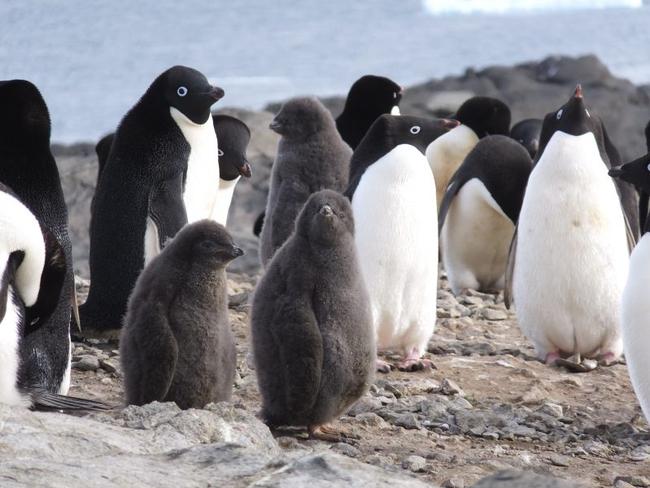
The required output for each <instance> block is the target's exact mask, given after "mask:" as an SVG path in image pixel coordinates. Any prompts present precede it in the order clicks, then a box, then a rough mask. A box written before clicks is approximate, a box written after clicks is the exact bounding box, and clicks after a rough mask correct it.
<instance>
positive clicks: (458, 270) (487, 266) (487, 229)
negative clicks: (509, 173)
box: [440, 178, 515, 294]
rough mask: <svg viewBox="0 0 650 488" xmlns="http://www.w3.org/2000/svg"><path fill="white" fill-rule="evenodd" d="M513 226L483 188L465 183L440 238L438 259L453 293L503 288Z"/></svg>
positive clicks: (476, 180) (457, 195)
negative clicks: (440, 260) (442, 265)
mask: <svg viewBox="0 0 650 488" xmlns="http://www.w3.org/2000/svg"><path fill="white" fill-rule="evenodd" d="M514 231H515V226H514V225H513V223H512V221H511V220H510V219H509V218H508V217H507V216H506V215H505V214H504V213H503V211H502V210H501V208H500V207H499V205H498V204H497V202H496V201H495V200H494V198H493V197H492V195H491V194H490V192H489V191H488V189H487V188H485V185H483V183H482V182H481V181H480V180H479V179H478V178H474V179H471V180H469V181H468V182H467V183H465V184H464V185H463V187H462V188H461V189H460V190H459V191H458V193H457V194H456V196H455V197H454V199H453V201H452V203H451V205H450V207H449V210H448V212H447V217H446V218H445V223H444V225H443V227H442V233H441V236H440V248H441V250H442V260H443V264H444V267H445V270H446V271H447V276H448V278H449V283H450V285H451V288H452V290H453V292H454V293H455V294H459V293H461V291H462V290H463V289H473V290H491V289H498V288H503V280H504V275H505V270H506V262H507V260H508V250H509V248H510V242H511V241H512V235H513V234H514Z"/></svg>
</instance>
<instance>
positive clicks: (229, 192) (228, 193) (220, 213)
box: [212, 176, 241, 227]
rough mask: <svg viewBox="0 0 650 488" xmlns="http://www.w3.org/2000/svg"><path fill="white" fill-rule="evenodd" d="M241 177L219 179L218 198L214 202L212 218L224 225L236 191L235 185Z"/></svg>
mask: <svg viewBox="0 0 650 488" xmlns="http://www.w3.org/2000/svg"><path fill="white" fill-rule="evenodd" d="M239 178H241V176H238V177H237V178H235V179H234V180H230V181H227V180H222V179H219V191H218V192H217V199H216V201H215V203H214V210H213V211H212V220H214V221H215V222H217V223H218V224H221V225H223V226H224V227H225V226H226V222H227V221H228V210H230V203H231V202H232V196H233V194H234V193H235V186H237V182H238V181H239Z"/></svg>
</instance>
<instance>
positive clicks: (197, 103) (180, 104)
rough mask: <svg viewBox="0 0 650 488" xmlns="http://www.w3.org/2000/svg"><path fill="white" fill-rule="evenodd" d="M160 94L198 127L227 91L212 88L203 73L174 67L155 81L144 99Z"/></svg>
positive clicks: (205, 120) (183, 67) (169, 104)
mask: <svg viewBox="0 0 650 488" xmlns="http://www.w3.org/2000/svg"><path fill="white" fill-rule="evenodd" d="M159 95H162V96H163V97H164V101H165V102H166V104H167V105H168V106H170V107H174V108H175V109H177V110H178V111H179V112H181V113H182V114H183V115H185V117H187V118H188V119H190V120H191V121H192V122H194V123H195V124H204V123H205V122H207V120H208V118H209V117H210V107H211V106H212V105H213V104H214V103H215V102H216V101H217V100H220V99H221V98H222V97H223V96H224V91H223V89H221V88H219V87H217V86H212V85H210V83H208V79H207V78H206V77H205V76H204V75H203V74H202V73H201V72H199V71H197V70H195V69H192V68H188V67H186V66H174V67H172V68H169V69H168V70H167V71H165V72H164V73H162V74H161V75H160V76H158V78H156V80H155V81H154V82H153V84H152V85H151V87H150V88H149V90H148V91H147V93H146V94H145V95H144V97H149V96H159ZM144 97H143V98H144Z"/></svg>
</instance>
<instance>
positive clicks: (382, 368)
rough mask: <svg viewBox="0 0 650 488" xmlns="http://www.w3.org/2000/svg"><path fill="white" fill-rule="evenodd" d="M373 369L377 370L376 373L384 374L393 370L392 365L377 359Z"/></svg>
mask: <svg viewBox="0 0 650 488" xmlns="http://www.w3.org/2000/svg"><path fill="white" fill-rule="evenodd" d="M375 367H376V368H377V372H378V373H384V374H388V373H390V370H391V369H393V368H394V366H393V365H392V364H390V363H388V362H386V361H383V360H381V359H377V361H376V362H375Z"/></svg>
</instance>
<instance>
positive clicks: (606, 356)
mask: <svg viewBox="0 0 650 488" xmlns="http://www.w3.org/2000/svg"><path fill="white" fill-rule="evenodd" d="M598 364H599V365H600V366H614V365H615V364H623V359H622V358H621V357H620V356H617V355H616V354H614V353H613V352H609V351H608V352H605V353H603V354H601V355H600V356H599V357H598Z"/></svg>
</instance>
